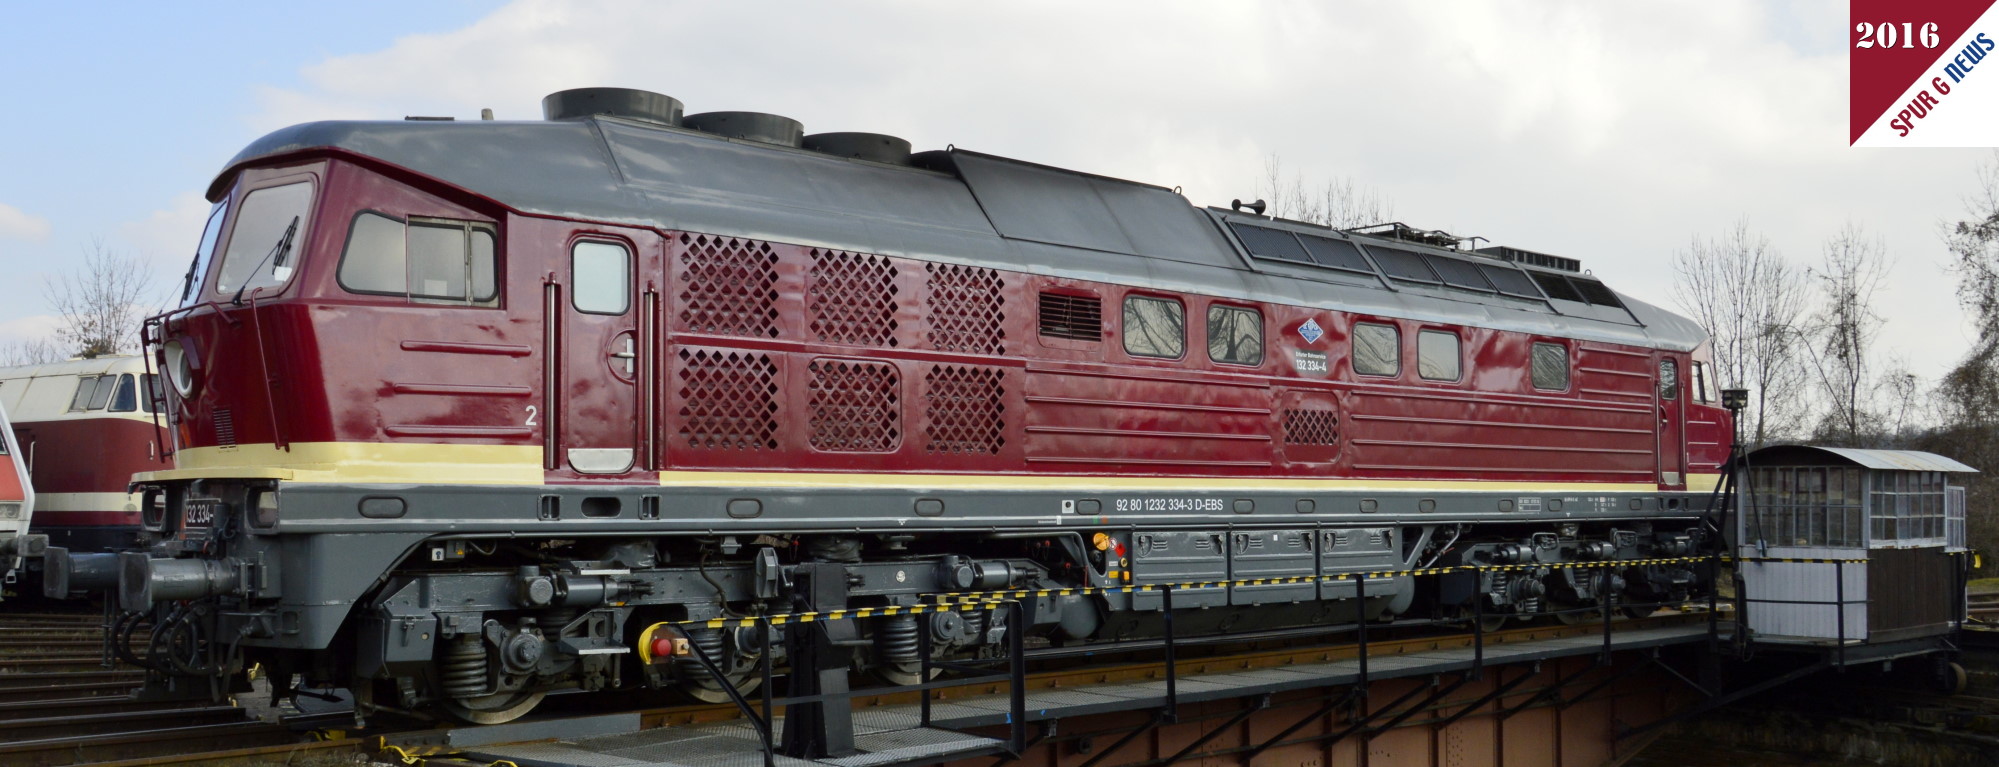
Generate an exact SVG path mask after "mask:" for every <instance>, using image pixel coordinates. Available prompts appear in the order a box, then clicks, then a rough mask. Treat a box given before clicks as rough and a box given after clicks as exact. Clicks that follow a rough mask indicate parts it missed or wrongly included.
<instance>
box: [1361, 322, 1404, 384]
mask: <svg viewBox="0 0 1999 767" xmlns="http://www.w3.org/2000/svg"><path fill="white" fill-rule="evenodd" d="M1353 372H1355V373H1359V374H1361V375H1364V376H1393V375H1400V374H1401V373H1402V331H1400V330H1397V329H1396V328H1395V326H1394V325H1376V324H1373V323H1367V322H1363V323H1360V324H1358V325H1355V326H1354V328H1353Z"/></svg>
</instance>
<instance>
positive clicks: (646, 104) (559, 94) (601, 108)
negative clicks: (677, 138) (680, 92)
mask: <svg viewBox="0 0 1999 767" xmlns="http://www.w3.org/2000/svg"><path fill="white" fill-rule="evenodd" d="M682 108H683V107H682V105H681V103H680V99H676V98H674V97H672V96H668V95H665V94H661V93H653V92H652V91H642V90H637V89H634V88H571V89H569V90H566V91H556V92H554V93H551V94H548V96H547V97H544V98H543V99H542V100H541V114H542V117H544V118H546V119H549V120H581V119H584V118H587V117H595V116H598V115H610V116H612V117H623V118H627V119H632V120H641V121H644V122H649V123H658V124H660V125H671V126H678V125H680V113H681V110H682Z"/></svg>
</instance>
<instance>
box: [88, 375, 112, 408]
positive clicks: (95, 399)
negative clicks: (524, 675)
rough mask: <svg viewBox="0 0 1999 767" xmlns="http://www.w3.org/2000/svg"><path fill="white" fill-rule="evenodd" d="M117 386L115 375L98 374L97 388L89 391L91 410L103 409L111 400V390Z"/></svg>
mask: <svg viewBox="0 0 1999 767" xmlns="http://www.w3.org/2000/svg"><path fill="white" fill-rule="evenodd" d="M117 386H118V377H117V376H98V377H97V388H95V389H93V390H91V392H90V405H89V408H90V409H91V410H103V409H104V406H105V405H107V404H110V402H111V390H112V389H113V388H116V387H117Z"/></svg>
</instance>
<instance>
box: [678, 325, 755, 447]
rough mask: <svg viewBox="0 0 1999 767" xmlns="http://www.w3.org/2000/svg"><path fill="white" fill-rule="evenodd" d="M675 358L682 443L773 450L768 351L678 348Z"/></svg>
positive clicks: (689, 445)
mask: <svg viewBox="0 0 1999 767" xmlns="http://www.w3.org/2000/svg"><path fill="white" fill-rule="evenodd" d="M679 357H680V400H681V403H682V404H681V406H680V438H681V439H682V440H683V441H684V442H685V443H686V445H687V447H690V448H694V449H697V450H776V449H777V391H778V383H777V363H776V362H773V361H772V360H771V358H770V356H769V355H764V354H750V353H745V352H725V351H715V350H690V349H682V350H680V355H679Z"/></svg>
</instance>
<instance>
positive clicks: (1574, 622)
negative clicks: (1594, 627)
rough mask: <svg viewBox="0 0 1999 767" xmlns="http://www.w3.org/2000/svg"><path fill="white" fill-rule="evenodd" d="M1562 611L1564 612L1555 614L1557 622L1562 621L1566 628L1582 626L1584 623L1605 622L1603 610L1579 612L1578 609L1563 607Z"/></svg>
mask: <svg viewBox="0 0 1999 767" xmlns="http://www.w3.org/2000/svg"><path fill="white" fill-rule="evenodd" d="M1560 609H1561V610H1562V611H1561V612H1558V613H1555V620H1558V621H1561V622H1562V625H1564V626H1580V625H1582V624H1584V623H1600V622H1602V621H1603V611H1602V610H1585V611H1579V612H1578V611H1576V608H1574V607H1567V606H1563V607H1561V608H1560Z"/></svg>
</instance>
